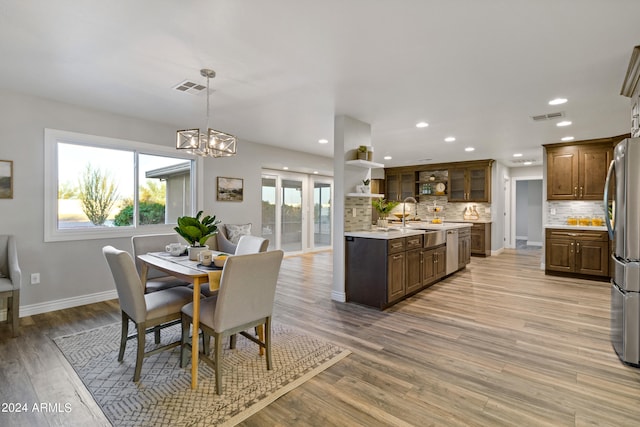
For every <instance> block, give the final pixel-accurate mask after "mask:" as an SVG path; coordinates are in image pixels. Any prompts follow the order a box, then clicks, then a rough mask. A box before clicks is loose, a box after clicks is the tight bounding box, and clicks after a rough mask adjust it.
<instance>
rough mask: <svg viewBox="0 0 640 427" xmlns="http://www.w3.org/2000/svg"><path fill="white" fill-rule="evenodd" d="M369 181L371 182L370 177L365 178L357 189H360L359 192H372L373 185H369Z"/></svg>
mask: <svg viewBox="0 0 640 427" xmlns="http://www.w3.org/2000/svg"><path fill="white" fill-rule="evenodd" d="M369 183H371V180H370V179H363V180H362V184H361V185H358V186H357V188H356V189H357V190H358V192H359V193H370V192H371V190H370V188H371V187H369Z"/></svg>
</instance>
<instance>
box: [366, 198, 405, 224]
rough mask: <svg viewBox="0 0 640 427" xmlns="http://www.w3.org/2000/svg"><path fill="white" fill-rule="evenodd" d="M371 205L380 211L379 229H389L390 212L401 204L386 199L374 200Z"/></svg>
mask: <svg viewBox="0 0 640 427" xmlns="http://www.w3.org/2000/svg"><path fill="white" fill-rule="evenodd" d="M371 204H372V205H373V207H374V208H375V209H376V211H378V216H379V217H380V219H378V227H383V228H387V226H388V223H387V217H388V216H389V212H391V211H392V210H393V208H395V207H396V206H398V204H399V202H396V201H394V200H386V199H374V200H373V201H372V202H371Z"/></svg>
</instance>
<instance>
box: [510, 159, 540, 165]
mask: <svg viewBox="0 0 640 427" xmlns="http://www.w3.org/2000/svg"><path fill="white" fill-rule="evenodd" d="M535 162H536V161H535V160H534V159H513V160H511V163H513V164H516V165H521V164H524V163H535Z"/></svg>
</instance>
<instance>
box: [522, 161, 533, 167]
mask: <svg viewBox="0 0 640 427" xmlns="http://www.w3.org/2000/svg"><path fill="white" fill-rule="evenodd" d="M531 163H533V162H529V161H526V162H523V163H522V164H523V165H525V166H529V165H530V164H531Z"/></svg>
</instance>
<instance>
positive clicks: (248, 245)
mask: <svg viewBox="0 0 640 427" xmlns="http://www.w3.org/2000/svg"><path fill="white" fill-rule="evenodd" d="M268 247H269V240H267V239H265V238H263V237H257V236H242V237H240V240H238V246H237V247H236V252H235V255H247V254H257V253H258V252H265V251H266V250H267V248H268Z"/></svg>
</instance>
